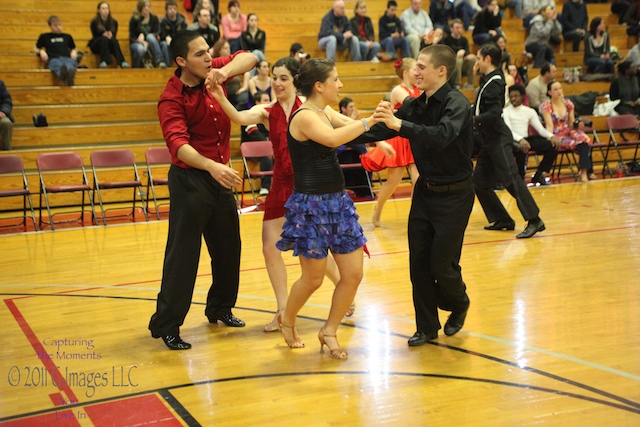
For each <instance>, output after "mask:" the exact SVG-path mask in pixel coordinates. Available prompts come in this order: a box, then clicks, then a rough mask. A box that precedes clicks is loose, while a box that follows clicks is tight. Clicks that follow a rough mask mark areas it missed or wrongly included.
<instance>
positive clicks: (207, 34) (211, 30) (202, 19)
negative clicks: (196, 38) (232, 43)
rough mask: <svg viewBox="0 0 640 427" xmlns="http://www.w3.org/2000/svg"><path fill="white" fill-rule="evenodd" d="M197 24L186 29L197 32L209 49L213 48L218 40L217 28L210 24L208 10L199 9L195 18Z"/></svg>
mask: <svg viewBox="0 0 640 427" xmlns="http://www.w3.org/2000/svg"><path fill="white" fill-rule="evenodd" d="M197 19H198V22H194V23H193V24H191V25H189V26H188V27H187V29H188V30H192V31H197V32H198V33H199V34H200V35H201V36H202V37H203V38H204V39H205V41H206V42H207V44H208V45H209V47H213V45H214V44H216V42H217V41H218V40H220V32H219V31H218V27H216V26H215V25H213V24H212V23H211V12H210V11H209V9H204V8H202V9H200V12H198V16H197Z"/></svg>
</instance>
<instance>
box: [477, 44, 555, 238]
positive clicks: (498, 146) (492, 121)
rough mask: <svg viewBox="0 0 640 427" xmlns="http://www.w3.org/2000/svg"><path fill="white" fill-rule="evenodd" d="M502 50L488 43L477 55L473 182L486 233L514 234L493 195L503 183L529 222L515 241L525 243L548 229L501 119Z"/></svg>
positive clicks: (502, 89) (506, 216) (503, 82)
mask: <svg viewBox="0 0 640 427" xmlns="http://www.w3.org/2000/svg"><path fill="white" fill-rule="evenodd" d="M501 54H502V52H501V50H500V48H499V47H498V45H497V44H495V43H487V44H485V45H483V46H482V47H481V48H480V50H479V51H478V62H477V63H476V66H477V68H478V69H479V70H480V72H481V73H482V78H481V79H480V90H479V91H478V95H477V98H476V102H475V105H474V112H475V116H474V126H476V128H477V129H478V133H479V134H480V137H481V139H482V145H481V147H480V153H479V154H478V161H477V163H476V169H475V172H474V178H473V182H474V185H475V188H476V195H477V196H478V201H479V202H480V204H481V205H482V209H483V210H484V213H485V215H486V216H487V219H488V220H489V222H492V223H493V224H491V225H488V226H486V227H485V229H486V230H513V229H514V228H515V225H516V223H515V221H514V220H513V219H512V218H511V216H509V213H508V212H507V210H506V209H505V208H504V206H503V205H502V203H501V202H500V199H499V198H498V196H497V195H496V193H495V191H494V187H495V185H494V183H495V182H496V178H497V181H500V182H502V184H503V185H504V186H505V188H506V189H507V191H508V192H509V194H511V195H512V196H513V197H514V198H515V199H516V201H517V203H518V209H520V212H521V213H522V216H523V217H524V219H525V220H527V221H528V224H527V227H526V228H525V229H524V231H523V232H522V233H520V234H518V235H516V237H517V238H518V239H526V238H529V237H532V236H533V235H534V234H536V233H537V232H539V231H543V230H544V229H545V225H544V222H542V220H541V219H540V217H539V216H538V214H539V213H540V209H539V208H538V206H537V205H536V202H535V200H533V196H532V195H531V193H530V192H529V189H528V188H527V185H526V184H525V183H524V180H523V179H522V178H521V177H520V174H519V173H518V167H517V165H516V161H515V159H514V157H513V144H512V135H511V131H510V130H509V128H508V127H507V125H506V124H505V123H504V120H503V119H502V108H503V107H504V104H505V87H506V84H505V80H504V76H503V75H502V71H501V70H500V68H499V67H498V65H499V64H500V57H501Z"/></svg>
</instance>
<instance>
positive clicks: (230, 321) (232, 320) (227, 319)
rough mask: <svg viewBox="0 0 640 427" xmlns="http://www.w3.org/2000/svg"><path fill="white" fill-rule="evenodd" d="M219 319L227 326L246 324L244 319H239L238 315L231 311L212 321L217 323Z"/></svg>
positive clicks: (239, 326) (237, 326) (238, 326)
mask: <svg viewBox="0 0 640 427" xmlns="http://www.w3.org/2000/svg"><path fill="white" fill-rule="evenodd" d="M218 320H219V321H221V322H222V323H224V324H225V325H227V326H231V327H232V328H242V327H243V326H244V325H245V323H244V322H243V321H242V320H240V319H238V318H237V317H236V316H234V315H233V314H231V313H229V314H223V315H222V316H219V317H217V318H215V319H213V321H212V322H211V323H217V322H218Z"/></svg>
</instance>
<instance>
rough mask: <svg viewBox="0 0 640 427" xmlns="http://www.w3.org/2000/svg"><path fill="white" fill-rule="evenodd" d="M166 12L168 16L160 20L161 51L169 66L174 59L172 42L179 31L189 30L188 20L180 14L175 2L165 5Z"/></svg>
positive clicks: (169, 0) (171, 1)
mask: <svg viewBox="0 0 640 427" xmlns="http://www.w3.org/2000/svg"><path fill="white" fill-rule="evenodd" d="M164 10H165V13H166V14H165V16H163V17H162V19H161V20H160V34H159V37H160V49H161V50H162V54H163V56H164V57H165V59H167V61H168V62H167V65H169V64H170V63H171V59H172V58H173V56H172V54H171V40H173V38H174V37H175V36H176V33H177V32H178V31H183V30H186V29H187V20H186V19H185V17H184V15H183V14H181V13H178V4H177V3H176V1H175V0H167V2H166V3H165V4H164Z"/></svg>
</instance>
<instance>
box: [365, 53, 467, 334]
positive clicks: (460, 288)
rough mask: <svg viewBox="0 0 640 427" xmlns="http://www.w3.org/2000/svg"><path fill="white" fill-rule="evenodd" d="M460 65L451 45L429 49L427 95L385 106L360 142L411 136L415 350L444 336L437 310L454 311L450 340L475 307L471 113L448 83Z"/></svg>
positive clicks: (419, 70)
mask: <svg viewBox="0 0 640 427" xmlns="http://www.w3.org/2000/svg"><path fill="white" fill-rule="evenodd" d="M455 65H456V55H455V53H454V52H453V50H452V49H451V48H450V47H448V46H445V45H433V46H429V47H426V48H424V49H423V50H422V51H421V52H420V54H419V55H418V59H417V61H416V67H415V71H414V74H415V77H416V86H417V87H418V88H419V89H421V90H424V93H423V94H422V95H420V97H418V98H407V99H406V100H405V102H404V104H403V105H402V106H401V107H400V108H399V109H398V111H397V112H396V114H395V115H394V114H393V110H392V107H391V105H390V104H389V103H388V102H381V103H380V105H379V106H378V108H377V109H376V114H377V115H379V119H380V121H381V122H383V123H379V124H377V125H375V126H374V127H373V128H372V129H371V131H370V132H367V133H366V134H365V136H364V138H363V137H361V138H358V142H362V141H361V139H362V140H371V141H376V140H384V139H388V138H390V137H393V136H395V135H400V136H403V137H405V138H408V139H409V141H410V143H411V151H412V152H413V157H414V159H415V164H416V167H417V168H418V171H419V172H420V179H419V181H418V182H417V183H416V185H415V188H414V192H413V199H412V202H411V211H410V213H409V227H408V234H409V266H410V275H411V283H412V285H413V303H414V307H415V311H416V325H417V332H416V333H415V334H414V335H413V337H412V338H411V339H409V345H410V346H418V345H423V344H426V343H427V342H428V341H429V340H433V339H436V338H437V337H438V330H439V329H440V320H439V319H438V308H440V309H442V310H447V311H451V312H452V313H451V315H450V316H449V319H448V320H447V323H446V324H445V325H444V333H445V334H446V335H453V334H455V333H457V332H458V331H459V330H460V329H461V328H462V326H463V324H464V321H465V318H466V315H467V310H468V308H469V297H468V296H467V293H466V285H465V284H464V282H463V281H462V274H461V273H460V270H461V269H460V266H459V262H460V255H461V253H462V242H463V239H464V232H465V230H466V228H467V224H468V222H469V216H470V215H471V209H472V208H473V202H474V191H473V181H472V173H473V165H472V163H471V152H472V149H473V141H472V127H471V126H472V114H471V106H470V105H469V101H468V100H467V98H466V97H465V96H464V95H463V94H462V93H460V92H459V91H456V90H454V89H453V88H452V87H451V86H450V85H449V83H448V80H449V79H450V78H451V75H452V74H453V71H454V69H455ZM385 125H386V126H385Z"/></svg>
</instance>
